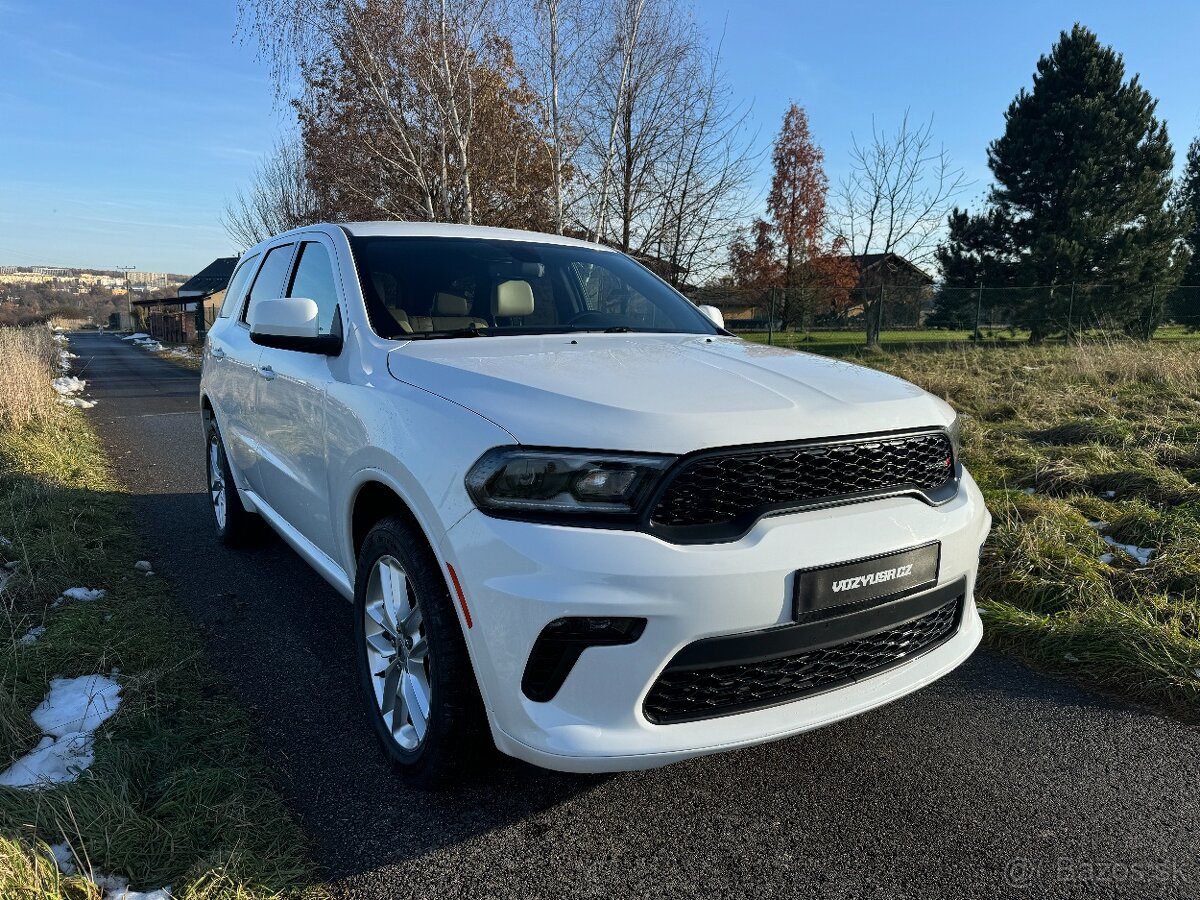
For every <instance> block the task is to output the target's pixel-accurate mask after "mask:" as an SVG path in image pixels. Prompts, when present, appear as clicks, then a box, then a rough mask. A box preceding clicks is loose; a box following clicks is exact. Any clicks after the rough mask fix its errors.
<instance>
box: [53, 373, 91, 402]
mask: <svg viewBox="0 0 1200 900" xmlns="http://www.w3.org/2000/svg"><path fill="white" fill-rule="evenodd" d="M50 386H51V387H52V388H54V390H56V391H58V393H60V394H62V395H63V396H64V397H68V396H70V395H71V394H78V393H79V392H80V391H82V390H83V389H84V388H85V387H87V382H86V381H84V380H83V379H82V378H76V377H75V376H74V375H60V376H58V377H57V378H55V379H54V380H53V381H51V382H50Z"/></svg>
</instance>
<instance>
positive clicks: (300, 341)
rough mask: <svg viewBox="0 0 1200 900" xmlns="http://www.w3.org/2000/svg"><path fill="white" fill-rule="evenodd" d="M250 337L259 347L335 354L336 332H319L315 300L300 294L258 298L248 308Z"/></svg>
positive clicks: (339, 339) (338, 349)
mask: <svg viewBox="0 0 1200 900" xmlns="http://www.w3.org/2000/svg"><path fill="white" fill-rule="evenodd" d="M251 313H252V315H251V320H250V340H252V341H253V342H254V343H256V344H259V345H260V346H263V347H275V348H277V349H279V350H298V351H299V352H301V353H321V354H323V355H325V356H337V355H338V354H339V353H341V352H342V336H341V335H340V334H321V333H320V325H319V317H320V311H319V310H318V309H317V304H316V302H314V301H312V300H307V299H304V298H302V297H287V298H284V299H280V300H260V301H258V302H257V303H255V304H254V306H253V307H252V308H251Z"/></svg>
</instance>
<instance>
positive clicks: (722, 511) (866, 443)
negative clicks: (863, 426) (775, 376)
mask: <svg viewBox="0 0 1200 900" xmlns="http://www.w3.org/2000/svg"><path fill="white" fill-rule="evenodd" d="M951 454H952V450H951V447H950V439H949V437H948V436H947V435H946V434H945V433H944V432H940V431H937V432H925V433H921V434H909V435H902V436H896V437H877V438H864V439H862V440H855V441H848V442H838V443H832V444H810V445H804V446H796V447H784V448H773V449H767V450H757V451H753V452H745V451H743V452H730V453H727V454H725V453H723V454H719V455H707V454H706V455H704V456H701V457H698V458H697V459H695V460H694V461H692V462H691V463H688V464H686V465H685V466H684V468H683V469H682V470H681V471H680V472H679V473H678V474H676V475H675V476H674V477H673V478H672V479H671V481H670V483H669V484H668V485H667V488H666V490H665V491H664V492H663V494H662V496H661V497H660V498H659V500H658V503H657V505H656V506H655V508H654V512H653V514H652V515H651V517H650V519H651V522H652V523H653V524H655V525H658V526H664V527H668V528H680V527H684V528H687V527H697V526H720V525H726V524H728V523H732V522H736V521H738V520H739V519H745V518H746V517H748V516H754V517H755V518H757V516H758V515H760V514H762V513H763V512H766V511H768V510H770V509H772V508H776V509H778V508H785V507H788V506H799V505H804V504H806V503H816V502H820V501H823V500H830V499H837V498H845V497H853V496H855V495H857V494H872V493H877V492H881V491H888V490H903V489H914V488H915V489H918V490H926V491H930V490H935V489H937V488H939V487H942V486H944V485H946V484H947V483H948V482H950V481H952V480H953V478H954V466H953V464H952V456H951Z"/></svg>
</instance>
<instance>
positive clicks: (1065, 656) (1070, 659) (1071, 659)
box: [1063, 653, 1079, 662]
mask: <svg viewBox="0 0 1200 900" xmlns="http://www.w3.org/2000/svg"><path fill="white" fill-rule="evenodd" d="M1063 659H1065V660H1066V661H1067V662H1079V657H1078V656H1076V655H1075V654H1074V653H1064V654H1063Z"/></svg>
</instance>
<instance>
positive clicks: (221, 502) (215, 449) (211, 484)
mask: <svg viewBox="0 0 1200 900" xmlns="http://www.w3.org/2000/svg"><path fill="white" fill-rule="evenodd" d="M208 492H209V495H210V496H211V498H212V507H213V515H215V516H216V517H217V527H218V528H224V527H225V516H226V506H225V504H226V498H225V479H224V477H223V476H222V474H221V444H220V441H219V440H218V439H217V436H216V435H215V434H214V435H212V436H211V437H210V438H209V439H208Z"/></svg>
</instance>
